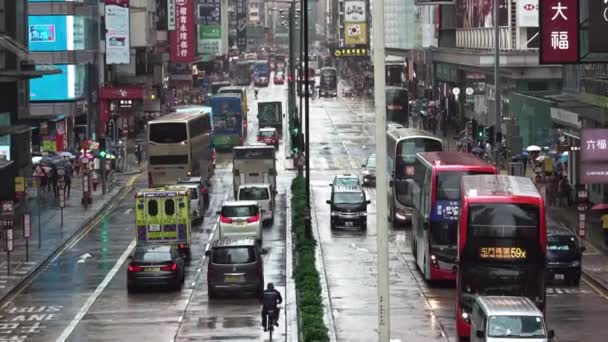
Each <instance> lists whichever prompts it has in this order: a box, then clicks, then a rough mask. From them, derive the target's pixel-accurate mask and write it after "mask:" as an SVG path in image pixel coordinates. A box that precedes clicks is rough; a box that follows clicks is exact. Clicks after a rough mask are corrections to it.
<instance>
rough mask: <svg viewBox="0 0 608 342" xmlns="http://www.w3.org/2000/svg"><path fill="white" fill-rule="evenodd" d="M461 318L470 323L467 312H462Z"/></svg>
mask: <svg viewBox="0 0 608 342" xmlns="http://www.w3.org/2000/svg"><path fill="white" fill-rule="evenodd" d="M462 319H464V321H465V322H467V323H471V320H470V319H469V313H468V312H464V311H463V312H462Z"/></svg>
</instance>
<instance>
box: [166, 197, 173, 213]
mask: <svg viewBox="0 0 608 342" xmlns="http://www.w3.org/2000/svg"><path fill="white" fill-rule="evenodd" d="M165 215H167V216H173V215H175V201H174V200H173V199H171V198H167V199H166V200H165Z"/></svg>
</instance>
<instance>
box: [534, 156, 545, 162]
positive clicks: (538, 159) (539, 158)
mask: <svg viewBox="0 0 608 342" xmlns="http://www.w3.org/2000/svg"><path fill="white" fill-rule="evenodd" d="M545 158H547V156H538V157H536V161H537V162H541V161H543V160H545Z"/></svg>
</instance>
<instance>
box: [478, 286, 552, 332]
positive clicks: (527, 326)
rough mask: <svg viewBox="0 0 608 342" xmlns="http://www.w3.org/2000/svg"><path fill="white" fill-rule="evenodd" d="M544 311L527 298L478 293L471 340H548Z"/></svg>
mask: <svg viewBox="0 0 608 342" xmlns="http://www.w3.org/2000/svg"><path fill="white" fill-rule="evenodd" d="M554 336H555V333H554V332H553V330H549V331H547V328H546V326H545V319H544V317H543V313H542V311H540V309H539V308H538V307H537V306H536V305H534V302H532V301H531V300H530V299H529V298H526V297H510V296H479V297H477V298H476V299H475V302H474V303H473V307H472V310H471V342H481V341H483V342H508V341H517V342H549V341H551V340H552V339H553V338H554Z"/></svg>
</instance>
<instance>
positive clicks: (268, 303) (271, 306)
mask: <svg viewBox="0 0 608 342" xmlns="http://www.w3.org/2000/svg"><path fill="white" fill-rule="evenodd" d="M281 303H283V297H281V292H279V291H277V290H276V289H275V288H274V284H273V283H268V287H267V288H266V290H264V294H263V296H262V326H263V327H264V331H268V329H267V328H266V316H268V311H273V312H274V315H273V316H274V317H273V321H274V325H275V326H277V327H278V326H279V323H278V318H279V308H278V307H277V305H279V304H281Z"/></svg>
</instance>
